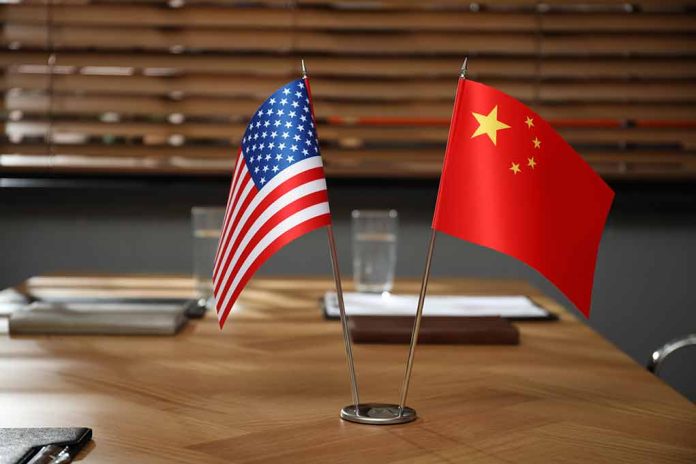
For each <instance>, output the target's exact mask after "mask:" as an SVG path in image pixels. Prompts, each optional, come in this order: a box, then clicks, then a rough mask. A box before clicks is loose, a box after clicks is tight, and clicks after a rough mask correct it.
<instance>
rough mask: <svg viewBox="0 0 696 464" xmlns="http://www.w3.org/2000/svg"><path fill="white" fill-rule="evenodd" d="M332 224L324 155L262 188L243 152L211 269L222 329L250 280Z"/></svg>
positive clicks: (280, 176) (272, 180) (289, 168)
mask: <svg viewBox="0 0 696 464" xmlns="http://www.w3.org/2000/svg"><path fill="white" fill-rule="evenodd" d="M330 223H331V216H330V214H329V203H328V196H327V193H326V181H325V179H324V168H323V166H322V162H321V157H320V156H313V157H310V158H307V159H304V160H302V161H299V162H297V163H295V164H293V165H291V166H290V167H288V168H286V169H284V170H283V171H281V172H279V173H278V174H277V175H276V176H274V177H273V178H272V179H271V180H270V181H269V182H268V183H267V184H266V185H264V186H263V187H262V188H261V189H258V188H257V187H256V185H255V184H254V182H253V180H252V178H251V175H250V174H249V171H248V169H247V166H246V162H245V161H244V157H243V156H242V153H241V152H240V153H239V154H238V156H237V163H236V166H235V170H234V174H233V176H232V185H231V187H230V194H229V198H228V201H227V210H226V212H225V219H224V222H223V227H222V233H221V236H220V243H219V245H218V250H217V253H216V256H215V266H214V270H213V287H214V292H213V293H214V295H215V300H216V309H217V315H218V321H219V322H220V327H222V326H223V324H224V323H225V320H226V319H227V316H228V315H229V312H230V310H231V309H232V306H233V305H234V303H235V301H236V300H237V297H238V296H239V293H240V292H241V291H242V289H243V288H244V286H245V284H246V283H247V281H248V280H249V279H250V278H251V276H252V275H253V274H254V272H256V270H257V269H258V268H259V267H260V266H261V265H262V264H263V263H264V262H265V261H266V260H267V259H268V258H269V257H270V256H271V255H272V254H273V253H275V252H276V251H277V250H279V249H280V248H282V247H283V246H284V245H286V244H287V243H289V242H291V241H292V240H294V239H295V238H297V237H299V236H301V235H303V234H306V233H307V232H309V231H311V230H314V229H316V228H318V227H322V226H325V225H328V224H330Z"/></svg>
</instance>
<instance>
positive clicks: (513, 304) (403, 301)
mask: <svg viewBox="0 0 696 464" xmlns="http://www.w3.org/2000/svg"><path fill="white" fill-rule="evenodd" d="M343 298H344V301H345V305H346V313H347V315H349V316H357V315H360V316H414V315H415V314H416V306H417V305H418V295H393V294H386V293H385V294H375V293H344V294H343ZM324 311H325V314H326V317H329V318H337V317H339V315H340V313H339V309H338V299H337V298H336V293H335V292H327V293H326V294H325V295H324ZM423 316H462V317H477V316H478V317H480V316H500V317H503V318H507V319H515V320H521V319H552V318H554V316H553V314H552V313H550V312H549V311H547V310H545V309H544V308H541V307H539V306H538V305H536V304H535V303H534V302H533V301H532V300H531V299H529V298H528V297H526V296H524V295H514V296H451V295H432V296H431V295H428V297H427V298H426V299H425V305H424V306H423Z"/></svg>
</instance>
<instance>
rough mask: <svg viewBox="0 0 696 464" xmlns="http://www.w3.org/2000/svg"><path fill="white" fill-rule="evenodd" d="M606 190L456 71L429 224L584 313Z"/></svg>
mask: <svg viewBox="0 0 696 464" xmlns="http://www.w3.org/2000/svg"><path fill="white" fill-rule="evenodd" d="M613 198H614V192H613V191H612V190H611V189H610V188H609V187H608V186H607V184H605V183H604V182H603V181H602V179H601V178H600V177H599V176H598V175H597V174H596V173H595V172H594V171H593V170H592V169H591V168H590V166H589V165H588V164H587V163H586V162H585V161H584V160H583V159H582V158H581V157H580V155H578V154H577V153H576V152H575V150H573V149H572V148H571V147H570V145H568V144H567V143H566V142H565V141H564V140H563V139H562V138H561V136H560V135H558V134H557V133H556V131H554V130H553V128H552V127H551V126H550V125H549V124H548V123H547V122H546V121H544V120H543V119H541V117H539V115H537V114H536V113H534V112H533V111H532V110H530V109H529V108H527V107H526V106H525V105H523V104H522V103H520V102H519V101H517V100H515V99H514V98H512V97H510V96H509V95H506V94H504V93H502V92H499V91H498V90H495V89H494V88H491V87H488V86H485V85H483V84H479V83H478V82H474V81H470V80H465V79H460V80H459V86H458V88H457V97H456V100H455V104H454V112H453V114H452V122H451V126H450V132H449V139H448V141H447V151H446V153H445V162H444V166H443V169H442V178H441V180H440V191H439V193H438V196H437V205H436V207H435V216H434V218H433V228H434V229H436V230H438V231H441V232H444V233H446V234H449V235H453V236H455V237H457V238H460V239H462V240H468V241H470V242H473V243H476V244H479V245H482V246H485V247H489V248H492V249H494V250H497V251H499V252H501V253H505V254H508V255H510V256H514V257H515V258H517V259H519V260H521V261H523V262H525V263H527V264H528V265H529V266H531V267H533V268H535V269H536V270H537V271H539V272H540V273H542V274H543V275H544V276H545V277H546V278H547V279H549V280H550V281H551V282H553V284H554V285H556V286H557V287H558V288H559V289H560V290H561V291H562V292H563V293H564V294H565V295H566V296H567V297H568V298H569V299H570V300H571V301H572V302H573V303H574V304H575V306H577V307H578V308H579V309H580V310H581V311H582V312H583V313H584V314H585V316H589V313H590V303H591V299H592V281H593V277H594V269H595V261H596V258H597V249H598V247H599V241H600V238H601V236H602V230H603V229H604V223H605V220H606V217H607V214H608V212H609V208H610V207H611V202H612V200H613Z"/></svg>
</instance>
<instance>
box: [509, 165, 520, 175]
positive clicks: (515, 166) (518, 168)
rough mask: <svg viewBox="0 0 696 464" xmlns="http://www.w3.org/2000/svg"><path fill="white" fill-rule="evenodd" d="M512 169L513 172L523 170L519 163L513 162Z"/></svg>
mask: <svg viewBox="0 0 696 464" xmlns="http://www.w3.org/2000/svg"><path fill="white" fill-rule="evenodd" d="M510 170H511V171H512V172H513V174H517V173H519V172H521V171H522V170H521V169H520V165H519V164H518V163H512V166H510Z"/></svg>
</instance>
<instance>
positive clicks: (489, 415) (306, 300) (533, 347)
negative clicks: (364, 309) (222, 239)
mask: <svg viewBox="0 0 696 464" xmlns="http://www.w3.org/2000/svg"><path fill="white" fill-rule="evenodd" d="M61 279H62V278H59V277H58V278H56V277H53V278H40V279H34V280H32V281H30V285H29V286H30V287H31V288H32V290H33V291H35V292H36V293H37V294H41V293H42V292H43V294H47V293H46V292H48V293H50V292H51V289H53V291H58V292H59V293H60V291H65V289H66V288H68V287H70V285H71V284H70V279H67V280H66V279H65V278H63V280H61ZM158 282H159V283H158ZM83 283H84V284H85V285H87V286H91V288H92V290H91V291H93V292H97V293H102V294H103V292H104V291H107V290H108V291H111V292H116V293H118V292H119V291H122V292H126V293H127V291H126V290H125V289H124V288H125V287H127V286H131V287H132V286H134V285H135V286H137V287H139V288H140V290H139V291H140V292H141V293H143V292H151V293H154V294H159V295H160V296H165V295H167V294H171V295H178V296H186V295H189V294H191V282H190V280H189V279H186V278H182V277H171V278H167V279H159V280H157V279H154V280H153V278H150V279H149V280H148V279H146V278H123V279H120V280H119V279H114V278H111V279H107V280H104V279H101V280H100V279H92V280H87V281H83ZM61 288H62V289H63V290H60V289H61ZM56 289H58V290H56ZM328 289H331V283H330V280H329V279H326V278H307V279H262V278H257V279H255V280H253V281H252V283H251V285H250V286H249V287H248V288H247V290H246V291H245V292H244V294H243V297H242V299H241V300H240V301H241V304H240V307H239V308H238V310H236V311H235V312H234V313H233V314H232V315H231V317H230V319H229V321H228V324H227V326H226V327H225V330H224V331H222V332H221V331H220V329H219V328H218V326H217V322H216V319H215V316H214V314H208V317H206V318H205V319H204V320H200V321H193V322H192V323H191V324H190V325H189V326H188V327H187V328H186V329H185V330H184V332H183V333H181V334H179V335H178V336H176V337H92V336H75V337H69V336H45V337H12V338H8V337H6V336H4V337H0V425H2V426H5V427H8V426H9V427H13V426H88V427H92V428H93V429H94V442H93V443H92V444H91V445H90V447H89V449H88V451H87V453H83V456H84V457H83V460H84V462H90V463H91V462H96V463H101V462H108V463H151V462H154V463H172V462H177V463H183V462H186V463H199V462H201V463H205V462H211V463H236V462H240V463H260V462H282V463H315V462H316V463H343V462H346V463H353V462H357V463H379V464H385V463H395V462H399V463H416V462H418V463H421V462H423V463H435V462H467V463H489V462H490V463H498V462H501V463H502V462H505V463H510V462H516V463H518V462H523V463H524V462H533V463H540V462H578V463H599V462H607V463H609V462H610V463H617V462H623V463H637V462H649V463H658V462H684V463H686V462H691V463H693V462H696V409H695V407H694V406H693V405H692V404H691V403H690V402H689V401H688V400H686V399H685V398H683V397H682V396H680V395H679V394H677V393H676V392H675V391H673V390H672V389H671V388H670V387H669V386H667V385H666V384H664V383H663V382H661V381H660V380H658V379H657V378H655V377H653V376H652V375H651V374H649V373H648V372H647V371H646V370H645V369H643V368H642V367H641V366H639V365H637V364H636V363H634V362H633V361H632V360H631V359H630V358H629V357H628V356H627V355H625V354H623V353H622V352H621V351H619V350H618V349H617V348H616V347H614V346H613V345H611V344H610V343H609V342H607V341H606V340H604V339H603V338H602V337H600V336H599V335H597V334H596V333H595V332H593V331H592V330H591V329H589V328H588V327H587V326H586V325H584V324H583V323H582V322H580V321H577V320H576V319H575V318H573V317H572V316H569V315H568V314H567V313H565V311H564V310H563V309H562V308H561V307H559V306H558V304H557V303H555V302H554V301H552V300H550V299H548V298H546V297H544V296H543V295H541V294H539V293H538V292H537V291H536V290H534V289H533V288H531V287H529V286H528V285H527V284H525V283H523V282H519V281H500V280H470V279H449V280H442V279H434V280H433V282H432V284H431V290H432V293H466V294H520V293H526V294H529V295H531V296H533V297H534V298H535V299H537V301H539V302H541V303H542V304H544V305H545V306H546V307H548V308H550V309H552V310H553V311H556V312H558V313H560V314H561V320H560V321H559V322H546V323H539V322H537V323H531V322H528V323H520V324H518V325H519V327H520V329H521V345H519V346H421V347H419V348H418V351H417V354H416V361H415V366H414V373H413V379H412V386H411V390H410V396H409V401H408V403H409V405H410V406H412V407H414V408H415V409H416V410H417V411H418V414H419V416H420V418H419V419H418V420H417V421H416V422H414V423H411V424H407V425H400V426H381V427H380V426H365V425H358V424H352V423H346V422H342V421H341V420H340V419H339V418H338V412H339V409H340V408H341V407H342V406H344V405H346V404H347V403H349V402H350V390H349V384H348V378H347V373H346V368H345V366H346V364H345V358H344V352H343V345H342V338H341V333H340V325H339V323H338V322H335V321H332V322H328V321H325V320H323V319H322V318H321V316H320V312H319V309H318V304H317V300H318V298H319V297H320V296H321V295H322V294H323V292H324V291H326V290H328ZM417 289H418V284H417V282H415V281H401V282H399V283H398V284H397V288H396V291H398V292H416V291H417ZM157 292H160V293H157ZM135 294H137V292H131V293H130V295H131V296H133V295H135ZM627 323H630V322H629V321H627ZM354 349H355V356H356V363H357V370H358V380H359V383H360V388H361V395H362V399H363V400H364V401H383V402H396V401H398V393H399V386H400V383H401V379H402V375H403V371H404V364H405V361H406V355H407V347H406V346H405V345H399V346H381V345H357V346H355V348H354Z"/></svg>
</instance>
